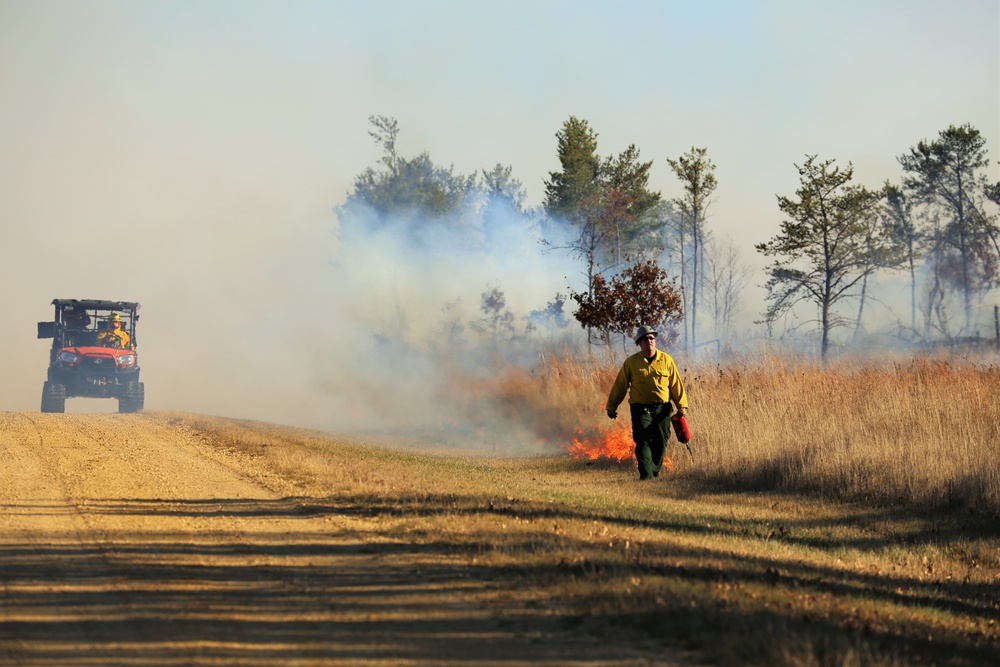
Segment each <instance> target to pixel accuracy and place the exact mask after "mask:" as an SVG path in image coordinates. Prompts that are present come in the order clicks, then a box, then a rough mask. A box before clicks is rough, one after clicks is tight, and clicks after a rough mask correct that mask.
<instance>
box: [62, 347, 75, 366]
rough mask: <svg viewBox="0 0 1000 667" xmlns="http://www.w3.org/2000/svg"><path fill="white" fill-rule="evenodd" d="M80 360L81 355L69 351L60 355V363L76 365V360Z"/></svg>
mask: <svg viewBox="0 0 1000 667" xmlns="http://www.w3.org/2000/svg"><path fill="white" fill-rule="evenodd" d="M79 358H80V355H78V354H76V353H74V352H70V351H69V350H63V351H62V352H60V353H59V361H62V362H63V363H67V364H74V363H76V360H77V359H79Z"/></svg>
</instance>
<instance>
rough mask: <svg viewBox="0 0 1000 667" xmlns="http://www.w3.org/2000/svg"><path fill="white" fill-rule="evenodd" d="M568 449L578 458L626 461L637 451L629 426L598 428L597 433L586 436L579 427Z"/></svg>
mask: <svg viewBox="0 0 1000 667" xmlns="http://www.w3.org/2000/svg"><path fill="white" fill-rule="evenodd" d="M567 449H568V451H569V453H570V455H571V456H573V457H574V458H578V459H588V460H590V461H596V460H597V459H614V460H615V461H624V460H625V459H627V458H629V457H630V456H632V455H633V453H634V452H635V443H634V442H633V441H632V433H631V432H630V431H629V429H628V427H618V428H615V429H612V430H603V429H598V432H597V434H596V435H594V436H591V437H584V433H583V430H582V429H579V430H578V431H577V434H576V437H574V438H573V443H572V444H571V445H569V447H568V448H567Z"/></svg>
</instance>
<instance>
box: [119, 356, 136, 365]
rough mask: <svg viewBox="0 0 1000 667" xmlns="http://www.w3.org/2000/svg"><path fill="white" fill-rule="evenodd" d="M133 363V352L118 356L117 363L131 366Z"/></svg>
mask: <svg viewBox="0 0 1000 667" xmlns="http://www.w3.org/2000/svg"><path fill="white" fill-rule="evenodd" d="M134 363H135V355H134V354H123V355H122V356H120V357H118V364H119V365H121V366H131V365H132V364H134Z"/></svg>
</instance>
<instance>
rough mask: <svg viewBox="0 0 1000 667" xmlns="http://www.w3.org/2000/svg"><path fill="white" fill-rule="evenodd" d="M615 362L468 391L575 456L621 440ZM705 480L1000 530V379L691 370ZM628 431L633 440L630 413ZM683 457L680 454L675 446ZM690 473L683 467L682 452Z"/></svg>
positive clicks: (929, 362) (935, 368)
mask: <svg viewBox="0 0 1000 667" xmlns="http://www.w3.org/2000/svg"><path fill="white" fill-rule="evenodd" d="M617 367H618V364H617V362H616V361H615V360H614V359H613V358H612V357H611V356H609V355H600V354H596V355H589V356H586V355H577V356H574V355H571V354H569V353H568V352H567V351H565V350H564V351H562V353H561V354H553V353H547V354H544V355H542V357H541V358H540V361H539V363H538V364H537V365H536V366H535V367H534V368H532V369H529V370H524V369H520V368H513V367H509V368H500V369H498V370H497V374H496V376H495V377H494V378H493V379H491V380H487V381H482V380H480V381H477V382H476V383H475V388H474V389H470V386H471V385H472V383H459V384H458V386H459V387H461V397H456V399H457V400H464V401H465V402H466V403H467V404H468V405H477V406H482V405H491V406H493V407H494V409H496V410H498V411H499V412H501V413H502V414H504V415H506V417H507V418H508V419H509V420H510V421H513V422H515V423H517V424H519V425H521V426H522V427H523V428H524V429H525V431H527V432H528V433H530V434H533V435H535V436H537V437H539V438H541V439H543V440H545V441H548V442H551V443H553V445H554V448H555V449H556V450H561V449H565V448H566V447H568V445H569V443H570V442H571V440H572V438H573V437H575V436H577V435H579V434H580V433H581V432H582V433H583V434H584V435H586V436H588V437H591V436H594V435H595V434H600V433H601V432H602V431H603V430H606V429H608V428H609V422H608V420H607V418H606V417H605V416H604V411H603V406H604V403H605V401H606V399H607V392H608V390H609V389H610V386H611V383H612V382H613V380H614V376H615V374H616V373H617ZM684 376H685V382H686V387H687V390H688V392H689V398H690V402H691V413H690V415H689V417H688V421H689V423H690V425H691V428H692V430H693V432H694V441H693V442H692V447H693V449H694V451H695V454H696V459H697V460H696V465H695V466H694V467H690V466H685V465H679V466H678V468H679V471H680V473H681V474H683V475H685V476H687V477H690V478H691V479H694V480H698V481H699V482H701V483H703V484H709V485H714V486H716V487H717V488H719V489H734V488H738V489H745V490H758V491H764V490H784V491H796V492H809V493H815V494H818V495H819V496H821V497H824V498H831V499H867V500H871V501H876V502H890V503H906V504H914V503H915V504H920V505H924V506H935V507H954V506H963V507H969V508H972V509H974V510H976V511H980V512H986V513H992V514H994V515H996V516H1000V465H998V463H997V461H1000V367H998V366H997V365H996V364H995V363H974V362H972V361H969V360H963V359H957V360H956V359H949V358H941V359H930V358H914V359H912V360H907V361H905V362H900V361H898V360H893V359H888V358H887V359H883V360H871V359H867V360H854V361H841V362H838V363H834V364H830V365H829V366H827V367H823V366H821V365H819V364H818V363H815V362H811V361H809V360H805V359H795V358H789V357H787V356H778V355H770V354H761V355H757V356H745V357H742V358H740V359H736V360H732V361H729V362H727V363H726V364H724V365H722V364H719V365H712V366H705V365H703V366H695V367H690V368H685V369H684ZM619 415H620V416H619V423H618V424H616V425H615V426H616V427H617V428H622V429H627V428H628V411H627V410H620V411H619ZM675 446H676V443H675ZM674 460H675V462H676V463H678V464H684V463H685V457H684V456H683V455H681V454H680V452H677V451H675V452H674Z"/></svg>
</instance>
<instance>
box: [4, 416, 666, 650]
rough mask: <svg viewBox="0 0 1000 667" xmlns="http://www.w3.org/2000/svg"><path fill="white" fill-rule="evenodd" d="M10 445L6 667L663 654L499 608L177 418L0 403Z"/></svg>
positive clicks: (445, 570)
mask: <svg viewBox="0 0 1000 667" xmlns="http://www.w3.org/2000/svg"><path fill="white" fill-rule="evenodd" d="M0 457H2V458H0V460H2V465H0V664H3V665H109V664H128V665H221V664H240V665H289V664H294V665H320V664H323V665H446V664H451V665H466V664H475V665H482V666H486V665H515V664H533V665H584V664H586V665H646V664H665V663H663V662H662V661H660V660H659V659H653V660H651V659H649V658H643V657H641V656H640V654H639V653H633V652H631V651H630V650H628V649H627V648H624V647H621V646H613V645H609V643H608V642H607V641H600V640H597V639H594V640H590V639H588V637H587V636H586V635H581V633H580V632H579V631H576V632H574V631H572V630H570V629H568V628H567V629H563V628H560V627H559V626H558V625H557V624H556V625H551V626H548V627H547V626H545V625H544V624H542V625H538V623H537V620H532V621H530V622H529V621H523V622H522V621H519V620H518V617H517V614H516V613H515V614H506V615H498V614H497V613H496V611H495V610H494V611H490V610H489V609H488V608H487V607H486V606H485V605H483V604H482V603H481V600H482V599H483V598H482V593H483V591H484V590H485V589H486V588H487V587H489V586H494V587H495V586H496V583H495V582H491V581H489V578H488V577H484V576H483V573H481V572H474V571H473V570H472V569H471V568H469V567H468V565H467V564H464V563H462V562H459V561H458V560H457V559H455V558H450V557H449V556H448V554H447V552H446V551H442V550H433V549H428V548H426V547H425V546H421V545H419V544H407V543H405V542H400V541H398V540H395V541H394V540H391V539H386V538H385V537H384V536H381V535H379V533H378V530H377V526H374V525H372V524H371V522H370V520H366V519H364V518H363V517H360V516H357V515H351V514H349V513H338V512H329V511H318V510H317V509H316V507H314V506H312V505H311V504H310V502H309V501H308V499H304V498H303V497H301V496H294V495H290V494H288V489H286V488H281V485H280V484H278V483H275V484H268V483H266V481H261V480H260V478H259V475H256V476H255V475H251V474H248V471H247V470H245V469H243V468H242V467H241V463H240V460H239V459H238V458H236V457H229V458H227V456H226V455H225V453H224V452H220V451H219V450H218V448H213V447H212V446H211V443H206V442H205V441H203V440H202V439H199V438H198V437H197V436H196V434H193V433H192V432H191V431H189V430H186V429H184V428H182V427H181V426H178V425H176V424H175V423H173V422H172V421H171V420H170V419H167V418H158V417H155V416H148V415H83V414H66V415H53V414H33V413H0ZM647 655H648V654H647Z"/></svg>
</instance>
